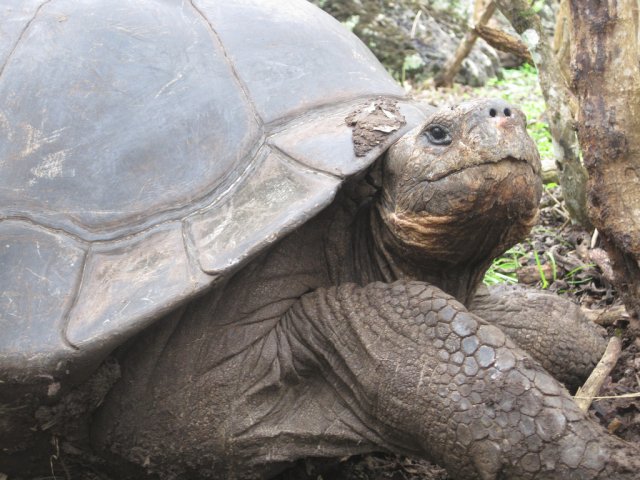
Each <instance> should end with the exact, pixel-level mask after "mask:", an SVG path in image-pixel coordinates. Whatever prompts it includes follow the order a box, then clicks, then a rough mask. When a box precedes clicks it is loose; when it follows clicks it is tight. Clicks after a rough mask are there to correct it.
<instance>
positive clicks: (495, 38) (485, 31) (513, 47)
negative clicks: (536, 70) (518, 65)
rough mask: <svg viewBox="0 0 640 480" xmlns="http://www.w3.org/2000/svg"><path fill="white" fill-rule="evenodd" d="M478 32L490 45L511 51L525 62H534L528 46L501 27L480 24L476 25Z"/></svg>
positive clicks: (475, 28)
mask: <svg viewBox="0 0 640 480" xmlns="http://www.w3.org/2000/svg"><path fill="white" fill-rule="evenodd" d="M474 30H475V31H476V33H477V34H478V35H479V36H480V37H481V38H482V39H483V40H484V41H485V42H487V43H488V44H489V45H491V46H492V47H493V48H495V49H496V50H500V51H501V52H505V53H511V54H513V55H515V56H517V57H520V58H522V59H523V60H524V61H525V62H527V63H530V64H533V59H532V58H531V54H530V53H529V49H528V48H527V46H526V45H525V44H524V43H522V41H520V39H518V38H517V37H514V36H513V35H509V34H508V33H507V32H504V31H502V30H500V29H499V28H493V27H488V26H486V25H481V24H478V25H476V26H475V27H474Z"/></svg>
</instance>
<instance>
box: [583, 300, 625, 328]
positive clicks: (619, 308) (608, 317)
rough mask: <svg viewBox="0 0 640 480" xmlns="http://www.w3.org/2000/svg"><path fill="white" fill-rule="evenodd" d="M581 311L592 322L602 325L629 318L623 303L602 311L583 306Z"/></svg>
mask: <svg viewBox="0 0 640 480" xmlns="http://www.w3.org/2000/svg"><path fill="white" fill-rule="evenodd" d="M582 313H584V316H585V317H587V318H588V319H589V320H591V321H592V322H593V323H597V324H598V325H600V326H602V327H608V326H609V325H613V324H614V323H616V322H617V321H618V320H629V314H628V313H627V310H626V309H625V308H624V305H616V306H613V307H611V308H608V309H607V310H604V311H602V310H591V309H589V308H583V309H582Z"/></svg>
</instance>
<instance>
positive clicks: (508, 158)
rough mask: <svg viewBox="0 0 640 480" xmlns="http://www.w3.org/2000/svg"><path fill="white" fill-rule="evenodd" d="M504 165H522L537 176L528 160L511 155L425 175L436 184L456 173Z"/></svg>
mask: <svg viewBox="0 0 640 480" xmlns="http://www.w3.org/2000/svg"><path fill="white" fill-rule="evenodd" d="M504 163H513V164H523V163H524V164H526V165H527V166H528V167H529V168H530V170H531V173H532V174H533V175H537V174H538V173H537V172H536V170H535V168H534V166H533V163H532V162H531V161H530V160H528V159H526V158H521V157H514V156H512V155H507V156H506V157H503V158H500V159H497V160H494V159H492V160H482V159H481V160H480V161H478V162H475V163H472V164H469V165H464V166H462V167H459V168H452V169H451V170H447V171H444V172H437V173H432V174H427V178H426V180H427V181H428V182H437V181H438V180H442V179H444V178H447V177H449V176H451V175H454V174H456V173H459V172H463V171H465V170H470V169H473V168H477V167H484V166H486V165H498V164H504Z"/></svg>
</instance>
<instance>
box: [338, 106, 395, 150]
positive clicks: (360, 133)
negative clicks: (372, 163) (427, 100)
mask: <svg viewBox="0 0 640 480" xmlns="http://www.w3.org/2000/svg"><path fill="white" fill-rule="evenodd" d="M345 122H346V123H347V125H349V126H350V127H351V128H352V129H353V134H352V135H353V149H354V151H355V153H356V157H364V156H365V155H366V154H367V153H369V151H371V150H372V149H374V148H375V147H377V146H378V145H380V144H381V143H382V142H384V141H385V140H386V138H387V137H388V136H389V135H390V134H391V133H393V132H395V131H397V130H398V129H400V128H401V127H402V126H403V125H404V124H405V123H406V121H405V119H404V115H402V113H401V112H400V110H399V109H398V103H397V102H395V101H393V100H389V99H387V98H378V99H376V100H373V101H370V102H367V103H366V104H365V105H362V106H360V107H358V108H357V109H356V110H355V111H354V112H353V113H352V114H351V115H349V116H348V117H347V118H345Z"/></svg>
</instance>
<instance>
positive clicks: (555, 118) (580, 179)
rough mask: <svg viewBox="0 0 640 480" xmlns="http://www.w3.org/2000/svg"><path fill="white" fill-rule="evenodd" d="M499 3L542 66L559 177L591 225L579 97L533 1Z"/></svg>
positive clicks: (572, 208)
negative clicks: (577, 126)
mask: <svg viewBox="0 0 640 480" xmlns="http://www.w3.org/2000/svg"><path fill="white" fill-rule="evenodd" d="M496 3H497V5H498V8H499V9H500V11H501V12H502V13H503V14H504V15H505V17H507V19H508V20H509V21H510V22H511V24H512V25H513V28H514V29H515V30H516V32H518V33H519V34H520V35H521V37H522V39H523V41H524V43H525V44H527V46H528V47H529V51H530V52H531V56H532V57H533V61H534V62H535V64H536V67H537V68H538V75H539V79H540V87H541V88H542V94H543V95H544V99H545V102H546V104H547V119H548V122H549V130H550V131H551V137H552V141H553V145H554V152H555V160H556V163H557V165H558V177H559V179H560V185H561V186H562V190H563V192H564V197H565V202H566V206H567V210H568V211H569V213H570V215H571V217H572V219H573V220H574V221H577V222H578V223H581V224H582V225H584V226H585V227H587V228H589V227H590V222H589V217H588V216H587V212H586V195H585V191H586V181H587V174H586V171H585V169H584V167H583V166H582V162H581V161H580V154H579V145H578V141H577V138H576V134H575V130H574V125H573V114H572V111H573V108H572V107H575V98H574V96H573V94H572V93H571V92H570V91H569V89H568V88H567V86H566V84H565V82H564V79H563V77H562V73H561V71H560V67H559V66H558V62H557V60H556V58H555V55H554V53H553V51H552V49H551V46H550V44H549V41H548V40H547V38H546V34H545V33H544V31H543V30H542V25H541V24H540V18H539V17H538V15H536V14H535V12H533V10H532V9H531V8H530V6H529V2H528V1H527V0H496Z"/></svg>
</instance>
